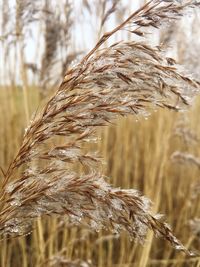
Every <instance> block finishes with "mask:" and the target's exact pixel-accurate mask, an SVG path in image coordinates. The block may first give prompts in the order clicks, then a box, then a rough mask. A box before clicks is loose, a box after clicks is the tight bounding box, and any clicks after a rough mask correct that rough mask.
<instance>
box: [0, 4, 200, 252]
mask: <svg viewBox="0 0 200 267" xmlns="http://www.w3.org/2000/svg"><path fill="white" fill-rule="evenodd" d="M163 3H164V5H163ZM193 4H194V2H191V1H190V2H188V4H187V5H181V4H177V3H176V1H175V2H174V4H173V2H172V1H150V2H148V3H147V4H146V5H145V6H143V7H142V8H141V9H139V10H138V11H136V12H135V13H134V14H132V15H131V16H130V17H129V18H128V19H127V20H126V21H125V22H123V23H122V24H121V25H119V26H118V27H117V28H115V29H114V30H113V31H112V32H110V33H108V34H106V35H104V36H103V37H102V38H101V39H100V41H99V42H98V44H97V45H96V46H95V48H94V49H92V51H91V52H89V54H88V55H87V56H86V57H85V58H84V59H83V60H82V62H81V63H80V64H79V65H77V66H76V67H74V68H73V69H71V70H70V71H68V72H67V74H66V76H65V77H64V80H63V82H62V84H61V86H60V87H59V89H58V91H57V92H56V93H55V95H54V96H53V97H52V98H51V99H50V100H49V101H48V103H47V104H46V106H45V107H44V109H43V110H42V111H41V112H40V113H39V114H37V115H36V116H35V117H34V118H33V120H32V122H31V124H30V126H29V127H28V128H27V130H26V133H25V135H24V138H23V143H22V146H21V148H20V150H19V152H18V154H17V156H16V158H15V159H14V160H13V162H12V163H11V164H10V166H9V168H8V170H7V172H6V173H5V179H4V184H3V186H2V188H1V204H0V231H1V233H3V234H7V233H9V234H16V235H21V234H23V233H25V232H27V231H28V230H29V228H30V227H31V223H32V220H33V219H34V218H36V217H39V216H43V215H51V214H57V215H59V216H62V217H64V216H65V215H67V216H68V217H69V218H70V220H71V221H72V222H74V223H77V224H79V223H81V222H82V221H83V222H84V223H87V224H88V225H90V226H91V227H93V228H94V229H96V230H99V229H101V228H106V229H112V230H113V231H114V232H121V231H123V230H125V231H127V232H128V233H129V235H130V236H131V237H132V238H136V239H138V240H139V241H144V238H145V235H146V232H147V230H148V229H151V230H153V231H154V233H155V234H158V235H161V236H162V237H163V238H165V239H166V240H168V241H169V242H170V243H171V244H172V245H173V246H174V247H176V248H177V249H180V250H183V251H185V252H187V250H186V249H185V248H184V247H183V245H182V244H181V243H180V242H179V241H178V240H177V239H176V237H175V236H174V235H173V234H172V232H171V230H170V228H169V227H168V225H167V224H166V223H164V222H162V219H161V217H160V216H158V215H153V214H152V212H151V203H150V201H149V200H148V199H146V198H145V197H143V196H141V195H140V194H139V193H138V192H137V191H135V190H122V189H116V188H113V187H111V186H110V185H109V184H108V183H107V182H106V181H105V177H104V176H103V175H102V173H101V172H100V166H99V165H100V159H99V158H98V157H96V156H94V155H91V154H85V153H84V152H83V150H82V147H83V145H84V142H87V141H91V142H92V141H93V136H94V135H95V131H96V129H97V128H98V127H102V126H104V125H107V124H108V123H109V122H110V121H112V120H113V119H114V118H116V116H118V115H123V116H124V115H127V114H134V115H135V114H139V115H140V114H141V115H144V116H147V115H148V112H149V111H150V110H151V109H152V108H155V107H156V106H159V107H160V106H162V107H166V108H169V109H174V110H177V109H180V108H182V107H183V106H185V105H187V104H188V102H189V100H190V99H191V98H192V97H193V95H195V94H196V93H197V92H198V89H199V83H198V82H196V81H194V80H192V79H190V78H188V77H186V76H185V75H183V74H181V73H179V72H178V70H177V67H176V66H172V65H171V64H172V60H169V59H168V58H164V55H163V52H162V51H160V49H159V48H158V47H151V46H149V45H147V44H145V43H142V42H133V41H132V42H121V43H117V44H114V45H112V46H110V47H108V48H104V49H98V48H99V47H100V46H101V44H102V43H103V42H105V40H107V39H108V38H109V37H110V36H111V35H112V34H113V33H115V32H117V31H118V30H120V29H122V28H123V27H124V26H126V25H127V24H128V23H131V21H132V22H134V23H136V22H137V24H138V25H142V24H141V23H142V22H141V19H143V20H144V22H145V21H146V19H147V17H149V16H150V20H152V18H151V15H152V14H154V15H155V13H154V12H158V11H159V15H158V18H159V20H160V22H161V20H162V17H163V16H164V19H165V18H167V17H168V18H171V17H173V18H175V17H176V16H179V14H180V12H182V10H183V8H184V7H187V6H191V5H193ZM160 5H161V6H160ZM197 5H198V4H197ZM159 6H160V8H159ZM172 14H173V16H171V15H172ZM161 15H162V16H161ZM145 26H152V25H151V23H149V24H147V25H145ZM58 136H64V137H65V143H64V144H60V143H59V142H58V140H57V137H58ZM77 164H79V165H82V166H84V169H83V171H82V172H78V171H77ZM44 166H46V167H44ZM20 167H23V169H24V171H23V172H22V174H21V177H20V178H19V179H15V171H16V169H18V168H20ZM12 180H13V181H12Z"/></svg>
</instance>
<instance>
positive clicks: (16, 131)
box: [0, 88, 200, 267]
mask: <svg viewBox="0 0 200 267" xmlns="http://www.w3.org/2000/svg"><path fill="white" fill-rule="evenodd" d="M28 97H29V101H28V102H29V105H30V106H29V109H30V113H33V111H34V110H36V108H37V107H38V105H39V103H40V98H39V91H38V89H37V88H29V90H28ZM198 102H199V101H197V103H196V105H195V106H194V108H193V109H192V110H191V111H190V113H189V115H188V116H189V124H190V126H191V127H192V128H193V129H195V131H196V132H197V133H199V136H200V125H199V123H198V118H199V115H198V114H199V111H200V108H199V104H198ZM24 110H25V109H24V104H23V92H22V90H21V89H20V88H1V89H0V165H1V166H2V168H3V169H6V168H7V167H8V164H9V162H10V161H11V159H12V158H13V156H14V154H15V153H16V151H17V149H18V147H19V145H20V142H21V139H22V136H23V133H24V128H25V127H26V125H25V124H26V120H25V111H24ZM180 116H186V113H184V114H177V113H174V112H170V111H164V110H159V111H158V112H155V113H153V114H152V115H151V116H150V117H149V118H148V120H145V119H144V118H138V119H137V118H133V117H129V118H127V119H124V118H120V119H119V120H118V121H116V122H115V124H116V125H111V126H110V127H109V128H105V129H103V130H101V132H100V133H99V136H101V138H102V139H101V141H99V142H98V143H97V144H95V145H94V144H93V145H91V146H90V147H88V149H94V150H95V149H99V150H100V153H101V155H102V156H103V157H104V159H105V162H106V164H105V166H104V168H105V173H106V175H107V176H108V177H111V178H110V179H111V182H112V183H113V184H114V185H115V186H120V187H123V188H135V189H138V190H140V191H141V192H142V193H143V194H144V195H146V196H148V197H150V198H151V199H152V200H153V201H154V206H153V209H154V211H155V212H162V213H164V214H166V217H167V221H168V222H169V223H170V224H171V225H172V227H173V229H174V231H175V234H176V236H177V237H178V238H179V239H181V240H182V241H183V243H184V244H186V246H187V247H188V248H190V249H193V250H195V249H198V247H199V246H200V240H199V237H198V236H195V235H193V234H192V232H191V231H190V228H189V220H190V219H193V218H195V217H200V204H199V198H196V199H192V198H191V197H192V195H191V186H192V184H194V183H195V182H196V181H197V179H199V174H200V173H199V170H198V169H197V168H195V167H191V166H181V165H177V164H174V163H173V162H172V161H171V160H170V155H171V154H172V153H173V152H174V151H176V150H183V151H184V150H185V151H187V150H188V149H190V152H191V149H192V150H194V151H193V152H194V153H195V154H196V155H199V156H200V151H198V147H197V146H196V147H194V146H191V147H188V144H187V145H184V144H183V142H181V141H180V140H179V139H178V138H177V137H175V136H174V135H173V132H174V127H175V125H176V122H177V120H178V119H179V118H180ZM62 250H63V254H62V255H63V256H65V257H66V258H68V259H71V258H73V259H76V258H81V259H91V260H92V261H93V262H94V264H95V266H98V267H106V266H107V267H114V266H115V267H116V266H118V267H125V266H126V267H129V266H135V267H145V266H159V267H162V266H170V267H171V266H173V267H175V266H176V267H180V266H196V267H197V266H200V258H199V257H197V256H196V257H193V258H188V257H187V256H185V255H184V254H182V253H180V252H176V251H175V250H174V249H173V248H171V247H170V246H169V245H168V244H166V242H165V241H162V240H159V239H155V238H154V237H153V236H152V234H149V235H148V237H147V242H146V244H145V245H144V246H142V245H138V244H136V243H134V242H130V240H129V237H128V236H127V235H126V234H122V235H121V236H120V237H119V238H117V237H116V236H115V235H113V234H112V233H108V232H106V231H101V232H99V233H93V232H91V231H90V229H88V228H84V227H74V226H72V225H70V224H67V223H65V222H60V221H58V220H57V219H56V218H43V219H42V221H39V222H38V223H37V224H36V226H35V230H34V231H33V233H31V234H30V235H28V236H26V237H21V238H16V239H12V240H9V239H8V240H3V241H1V242H0V266H2V267H8V266H11V267H21V266H22V267H27V266H33V267H35V266H36V267H39V266H48V264H47V263H45V262H46V260H47V259H49V258H50V257H52V256H53V255H56V254H58V253H59V252H60V251H62ZM43 263H44V264H43ZM58 266H61V265H58Z"/></svg>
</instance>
